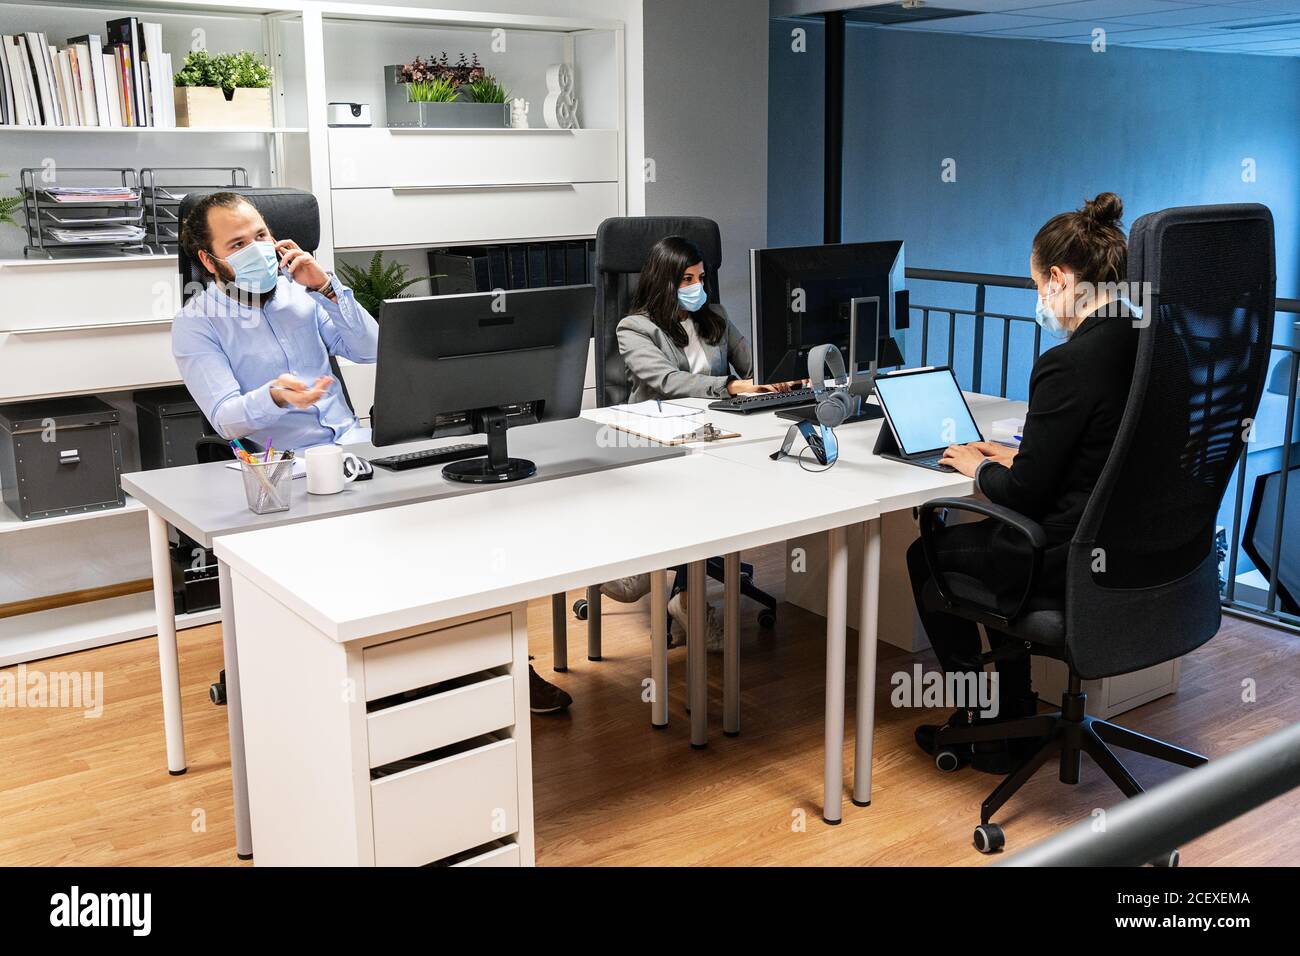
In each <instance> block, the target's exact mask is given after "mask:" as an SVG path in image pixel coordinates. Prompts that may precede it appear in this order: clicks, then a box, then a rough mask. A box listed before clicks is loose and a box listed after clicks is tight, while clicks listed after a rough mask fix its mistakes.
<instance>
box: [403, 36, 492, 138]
mask: <svg viewBox="0 0 1300 956" xmlns="http://www.w3.org/2000/svg"><path fill="white" fill-rule="evenodd" d="M384 90H385V97H384V100H385V103H386V105H387V108H388V125H389V127H391V128H403V127H419V128H424V129H493V128H495V129H500V128H502V127H506V126H509V125H510V109H509V106H508V105H507V101H508V99H509V95H508V94H507V93H506V91H505V89H504V88H503V87H502V86H501V84H500V83H498V82H497V80H496V78H495V77H493V76H492V75H491V74H489V73H488V72H487V70H485V69H484V68H483V65H482V64H481V63H479V61H478V57H477V56H475V57H474V58H473V59H470V58H468V57H466V56H465V54H463V53H462V54H461V55H460V59H459V60H458V61H457V62H455V63H452V62H451V60H450V59H448V57H447V54H446V53H443V54H442V55H441V56H439V57H434V56H430V57H429V58H428V59H425V58H424V57H419V56H417V57H416V58H415V59H414V60H412V61H411V62H410V63H400V64H397V65H394V66H386V67H384Z"/></svg>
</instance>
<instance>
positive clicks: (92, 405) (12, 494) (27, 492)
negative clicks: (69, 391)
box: [0, 396, 126, 521]
mask: <svg viewBox="0 0 1300 956" xmlns="http://www.w3.org/2000/svg"><path fill="white" fill-rule="evenodd" d="M121 475H122V435H121V425H120V423H119V421H118V414H117V409H115V408H113V407H112V406H111V405H108V404H106V403H104V402H101V401H100V400H99V399H97V398H91V397H89V396H87V397H80V398H52V399H46V400H42V401H36V402H17V403H15V404H12V405H0V485H3V488H4V500H5V504H7V505H8V506H9V509H10V510H11V511H13V513H14V514H16V515H17V516H18V517H19V518H21V519H23V520H24V521H31V520H33V519H35V518H53V517H57V516H59V515H71V514H83V513H85V512H88V511H105V510H107V509H109V508H122V507H125V505H126V496H125V495H124V494H123V493H122V483H121V481H120V478H121Z"/></svg>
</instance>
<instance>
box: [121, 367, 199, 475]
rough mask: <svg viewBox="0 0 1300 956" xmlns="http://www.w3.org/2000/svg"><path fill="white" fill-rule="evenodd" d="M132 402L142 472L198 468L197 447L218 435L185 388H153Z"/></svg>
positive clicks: (138, 394)
mask: <svg viewBox="0 0 1300 956" xmlns="http://www.w3.org/2000/svg"><path fill="white" fill-rule="evenodd" d="M133 398H134V399H135V411H136V420H137V422H138V423H139V431H140V469H141V470H142V471H153V470H155V469H157V468H177V467H180V466H181V465H197V464H198V458H197V457H196V455H195V453H194V445H195V443H196V442H197V441H198V440H199V439H200V438H202V437H203V436H205V435H215V434H216V431H215V430H214V429H213V427H212V426H211V425H209V424H208V420H207V419H206V418H204V417H203V412H201V411H199V406H198V404H197V403H196V402H195V401H194V399H193V398H191V397H190V393H189V391H188V390H187V389H186V388H185V386H184V385H177V386H173V387H171V388H151V389H149V390H148V391H141V392H136V393H135V395H134V396H133Z"/></svg>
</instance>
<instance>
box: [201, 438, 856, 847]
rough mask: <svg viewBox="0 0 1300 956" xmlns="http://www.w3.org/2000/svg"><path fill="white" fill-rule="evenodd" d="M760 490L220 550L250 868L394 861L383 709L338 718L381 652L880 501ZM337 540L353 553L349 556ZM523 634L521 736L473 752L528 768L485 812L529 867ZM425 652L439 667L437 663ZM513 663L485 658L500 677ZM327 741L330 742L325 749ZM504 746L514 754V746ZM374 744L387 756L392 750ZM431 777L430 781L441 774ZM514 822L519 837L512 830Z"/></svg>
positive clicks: (701, 459) (518, 672)
mask: <svg viewBox="0 0 1300 956" xmlns="http://www.w3.org/2000/svg"><path fill="white" fill-rule="evenodd" d="M750 472H751V468H750V467H749V466H746V465H738V464H733V463H729V462H727V461H724V460H722V459H719V458H715V457H712V456H708V455H692V456H689V457H685V458H677V459H673V460H670V461H662V462H655V463H652V464H645V465H640V466H638V467H635V468H626V469H619V470H617V471H609V472H604V473H600V474H591V475H583V476H578V477H572V478H564V479H558V480H556V481H552V482H548V483H546V484H545V485H531V486H520V487H514V488H506V489H501V490H499V491H498V492H497V493H495V494H492V495H475V496H469V497H463V498H460V499H458V500H456V501H432V502H426V503H423V504H417V505H411V506H406V507H400V508H395V509H390V510H385V511H378V512H368V513H364V514H355V515H349V516H345V517H339V518H333V519H329V520H326V521H320V522H313V523H309V524H301V525H295V526H290V527H282V528H275V529H269V530H263V531H254V532H249V533H246V534H236V535H231V536H226V537H221V538H218V539H217V541H216V549H217V554H218V556H219V557H220V559H221V560H222V561H223V562H225V563H226V564H228V565H229V567H230V568H231V571H232V578H233V588H234V594H235V600H234V605H235V613H236V619H237V626H236V629H235V633H236V640H237V641H238V645H239V646H238V655H239V660H240V667H241V671H242V678H241V679H242V680H243V683H244V691H245V696H244V713H245V722H246V725H247V727H248V732H247V733H246V735H245V736H246V741H247V744H246V745H247V751H248V768H249V797H250V805H251V810H252V821H253V829H254V831H255V832H259V833H261V832H264V830H271V831H273V832H274V834H275V835H274V836H272V837H269V838H268V839H267V840H265V841H264V840H263V838H261V837H259V838H258V861H259V862H263V863H271V864H274V863H282V862H296V861H299V860H303V859H311V860H314V861H319V860H321V859H323V858H328V859H331V860H334V861H336V862H359V863H368V862H375V861H376V860H378V861H381V862H382V861H384V860H390V859H393V857H392V856H391V855H389V854H388V853H387V852H386V851H385V850H384V847H383V846H380V847H376V845H375V844H374V842H373V840H372V841H371V842H369V843H367V842H366V841H367V839H370V838H367V837H366V836H365V835H366V834H368V833H370V834H374V833H380V832H383V833H387V832H389V827H390V825H392V820H391V819H389V818H388V815H389V814H390V810H388V809H386V803H385V800H380V801H379V802H378V803H376V802H375V793H376V791H377V790H381V789H386V788H388V787H391V786H394V785H392V784H387V783H384V784H380V785H378V786H376V784H374V783H373V782H372V781H371V780H370V779H369V770H370V767H371V758H370V757H369V754H370V750H369V749H368V748H367V719H368V718H367V714H366V709H365V700H366V699H367V698H368V697H370V696H372V695H371V694H370V692H369V691H368V690H367V691H366V692H364V693H357V694H354V695H353V696H352V698H351V699H350V700H347V701H343V702H342V703H340V701H339V696H340V695H339V686H340V685H339V683H338V681H339V680H345V679H347V680H356V681H360V682H361V685H362V686H365V684H366V683H367V682H368V681H369V680H370V677H369V673H370V668H369V665H368V664H367V663H366V654H367V653H371V654H373V653H374V651H373V650H372V649H373V648H374V647H375V646H376V645H382V646H386V647H387V646H392V647H394V648H396V650H394V651H392V652H391V653H392V654H394V655H402V654H404V652H403V651H401V648H402V647H403V646H405V645H404V644H403V642H404V641H406V640H407V639H409V638H410V637H411V636H412V635H421V634H428V633H430V632H438V633H441V632H443V631H448V632H450V633H453V634H458V633H460V632H459V631H456V630H454V629H456V628H461V627H464V626H465V625H466V624H467V623H469V624H473V623H474V622H476V621H498V620H501V619H503V618H504V617H505V615H507V614H509V615H511V619H512V620H514V621H518V615H519V614H520V608H521V607H523V605H524V602H526V601H527V600H529V599H530V598H535V597H540V596H542V595H547V594H554V593H556V592H559V591H564V590H568V589H570V588H574V587H579V586H582V585H584V584H587V583H589V582H590V581H592V580H610V579H612V578H616V577H622V576H625V575H629V574H635V573H641V572H646V571H655V570H657V569H661V568H665V567H669V566H672V565H677V564H683V563H686V564H691V565H692V566H693V571H696V572H697V573H698V571H702V564H701V562H703V561H704V560H705V559H707V558H708V557H710V556H712V555H716V554H720V553H721V554H728V555H731V554H733V553H736V552H739V551H740V550H742V549H744V548H752V547H758V546H762V545H766V544H771V543H773V542H776V541H783V540H785V539H787V538H789V537H793V536H797V535H803V534H816V533H821V532H830V533H831V534H832V535H833V536H836V537H838V539H839V541H840V542H842V541H843V540H844V534H845V531H844V529H845V528H846V527H849V526H861V525H862V524H863V523H869V522H870V521H871V519H873V518H875V517H876V514H877V510H876V507H875V505H874V503H873V502H872V501H871V499H870V498H869V496H868V495H866V494H863V493H862V492H861V489H854V490H853V491H852V492H851V493H832V494H819V495H815V496H809V495H807V494H804V493H803V491H804V490H805V485H804V483H803V482H801V481H797V480H787V479H786V477H785V476H783V475H781V474H779V473H776V472H774V473H773V474H772V475H770V476H764V480H762V481H753V480H750V479H751V478H752V477H753V476H752V475H751V474H750ZM724 486H725V487H727V488H729V489H730V490H731V493H730V494H729V495H728V497H727V502H726V505H725V506H724V507H719V508H716V509H711V510H709V511H706V512H702V513H700V514H699V515H697V516H696V517H695V520H693V521H692V522H690V524H689V525H687V526H684V525H681V524H680V523H670V522H643V523H638V524H637V528H636V533H635V534H630V533H629V532H628V525H627V524H626V523H625V522H623V521H618V520H608V521H592V520H590V518H591V516H592V515H608V516H611V519H612V518H613V517H614V516H616V515H620V514H624V515H625V514H630V513H640V514H656V513H668V512H669V511H670V510H671V509H673V508H675V507H677V506H678V505H679V503H680V501H681V500H682V495H683V494H684V491H685V489H690V488H699V487H724ZM340 541H345V542H347V543H348V545H347V547H345V548H340V547H339V546H338V542H340ZM841 550H843V549H842V547H841ZM325 553H329V554H332V555H335V557H333V558H332V559H331V560H329V561H322V562H302V561H300V560H298V558H297V557H296V556H297V555H301V554H325ZM697 569H698V571H697ZM847 575H848V567H847V561H844V562H840V563H839V564H837V565H836V566H835V567H834V568H833V569H832V573H831V574H830V576H829V581H828V602H829V604H830V606H831V607H833V608H836V607H837V608H839V609H840V611H839V613H838V614H836V613H832V614H830V615H829V616H828V619H827V661H826V669H827V700H826V715H827V721H826V745H827V749H826V774H825V795H824V808H825V809H824V813H825V816H826V818H827V819H828V820H829V821H830V822H838V820H839V818H840V803H841V802H842V793H841V790H842V779H843V756H842V755H843V722H844V690H843V689H844V680H845V653H844V650H845V641H846V631H845V620H844V614H843V610H842V609H843V606H844V595H845V592H846V590H847V584H848V582H847ZM700 607H701V608H702V605H700ZM277 609H279V610H277ZM701 616H702V615H701ZM733 617H734V616H733ZM692 623H693V626H692V628H691V638H690V639H691V642H692V652H693V660H692V664H693V666H695V667H697V668H698V669H697V671H696V674H697V675H698V676H697V679H696V680H695V681H694V686H693V692H694V694H695V695H696V700H697V701H698V700H699V698H700V696H702V695H703V693H704V684H705V681H704V680H703V675H702V673H701V671H702V669H703V663H704V654H703V646H702V641H703V635H702V628H699V627H695V626H694V623H695V622H692ZM700 623H701V624H702V621H701V622H700ZM484 626H485V627H486V625H484ZM493 627H496V626H495V625H493ZM489 630H491V628H489ZM499 630H500V629H499V628H497V629H496V630H492V634H494V635H497V636H496V637H493V638H492V639H493V640H498V641H499V640H500V638H499V635H498V631H499ZM512 633H513V635H514V637H513V640H514V641H515V644H514V648H515V649H514V651H513V652H512V660H513V661H514V665H513V667H512V669H511V670H510V671H509V674H510V677H511V680H512V681H514V683H515V686H514V700H515V701H516V705H515V708H514V713H513V715H511V716H510V717H509V720H510V723H509V726H508V727H507V726H505V725H499V726H497V727H496V728H495V731H496V732H500V733H506V732H508V733H509V737H508V738H502V739H501V740H497V741H495V742H493V743H490V744H487V745H486V748H489V749H484V748H476V749H475V750H474V751H473V753H474V754H475V757H474V759H476V760H479V759H482V760H484V761H488V760H493V761H496V764H495V765H494V768H495V769H494V773H504V769H503V768H504V767H505V766H506V765H507V764H508V763H509V762H510V761H509V760H508V759H507V757H506V756H505V755H504V749H509V750H510V751H511V753H513V754H514V755H515V757H516V758H518V759H516V760H515V761H514V767H515V770H514V773H515V774H516V775H519V776H517V779H516V783H515V785H514V786H513V787H505V786H504V785H499V784H500V782H499V780H498V779H497V778H496V777H493V776H492V775H491V774H488V777H489V778H491V779H493V780H494V781H497V782H495V783H494V784H493V787H492V788H490V790H489V791H485V792H484V793H483V794H482V795H481V796H482V797H483V798H484V799H487V800H492V799H497V798H499V797H500V795H501V794H502V793H504V792H506V791H507V790H508V791H509V792H510V793H513V794H514V798H515V799H516V800H517V804H516V810H517V820H518V823H517V830H515V831H512V832H515V833H517V839H518V843H519V846H520V849H519V851H518V852H519V858H520V860H521V861H522V862H528V861H529V860H531V858H532V845H531V823H530V821H531V813H532V808H531V782H530V781H526V780H525V779H524V777H523V776H522V775H523V774H524V773H525V771H526V770H527V769H528V767H530V766H531V763H530V761H526V760H524V759H522V757H521V756H520V755H522V754H524V753H525V752H526V751H527V749H528V748H527V747H526V746H525V745H526V744H527V741H528V734H527V710H526V707H527V691H526V687H521V686H520V685H521V684H522V682H523V681H524V680H525V675H526V664H527V660H526V646H525V649H524V657H523V658H522V659H521V658H520V657H519V650H518V641H519V633H518V624H515V625H514V627H513V630H512ZM487 639H488V638H485V640H487ZM453 643H454V642H453ZM411 646H413V647H414V646H415V645H411ZM286 648H292V651H291V652H290V651H288V650H286ZM418 651H419V653H420V654H425V653H429V648H428V647H427V646H422V647H421V648H418ZM386 653H387V652H386ZM501 653H504V652H503V651H499V652H498V654H497V657H495V658H489V660H498V661H500V659H501ZM417 656H418V655H417ZM475 660H479V661H480V662H481V658H475ZM414 669H415V670H418V669H419V668H418V667H415V668H414ZM444 673H445V671H444ZM304 675H306V676H305V677H304ZM449 676H457V675H454V674H450V675H449ZM497 676H504V675H497ZM312 678H316V679H312ZM408 689H409V688H408ZM322 714H332V715H334V716H333V717H332V718H331V719H330V720H329V721H328V722H327V721H325V720H323V719H322V720H317V719H314V717H313V715H322ZM302 715H307V716H306V718H303V716H302ZM705 719H706V714H705V708H704V707H703V706H693V707H692V721H693V723H694V722H696V721H700V722H703V721H704V720H705ZM304 720H305V722H303V721H304ZM498 723H499V721H498ZM303 734H306V735H307V736H311V737H313V738H316V739H314V740H313V742H312V743H311V745H310V748H309V749H310V753H311V755H312V756H313V759H315V760H319V761H321V762H323V763H322V767H321V768H316V769H315V770H314V771H313V772H297V773H286V772H284V771H283V770H281V769H278V768H286V767H288V768H295V767H298V768H301V764H302V759H303V758H302V755H301V751H302V750H303V749H304V741H303V740H302V739H301V736H302V735H303ZM329 734H334V735H335V736H334V737H331V738H330V739H329V740H324V739H319V738H321V736H322V735H329ZM507 739H508V740H510V741H513V743H511V744H506V743H505V740H507ZM371 740H372V742H373V738H371ZM381 743H382V744H383V745H384V746H387V743H388V741H382V742H381ZM410 752H411V751H409V750H408V751H407V753H408V754H409V753H410ZM459 756H460V755H456V757H459ZM450 759H452V760H453V761H454V760H455V759H456V758H455V757H453V758H450ZM466 759H468V758H466ZM438 763H439V766H438V767H437V768H436V769H433V770H429V771H427V772H428V773H432V774H437V773H442V772H444V770H445V768H444V766H443V765H441V762H440V761H439V762H438ZM326 765H327V766H326ZM431 766H432V765H431ZM425 772H426V771H424V770H422V769H417V770H414V771H407V773H408V774H412V776H411V777H405V776H402V775H399V777H402V780H403V781H405V780H411V779H414V778H417V777H419V776H421V774H423V773H425ZM324 779H328V780H330V781H332V784H331V786H333V787H334V788H335V789H334V790H332V791H331V792H330V793H329V794H324V793H322V792H321V791H320V781H321V780H324ZM398 785H399V786H407V785H408V784H406V783H403V782H399V784H398ZM410 786H415V784H410ZM385 799H386V798H385ZM448 812H449V813H450V814H451V815H452V816H456V814H460V813H463V812H468V811H466V810H465V809H464V808H461V807H456V808H451V809H449V810H448ZM485 812H486V811H485ZM340 814H342V815H343V817H345V818H346V819H344V818H343V817H340ZM380 816H383V817H385V819H383V820H380V819H379V817H380ZM505 816H506V818H509V819H515V817H511V815H510V813H508V812H507V813H506V814H505ZM457 818H459V817H457ZM340 821H341V822H340ZM525 821H529V822H525ZM407 824H409V825H411V826H415V827H417V828H420V827H423V828H425V829H427V828H430V827H434V828H436V826H437V822H436V815H435V816H433V817H428V818H425V819H424V821H423V822H422V823H421V821H419V820H416V819H414V818H409V817H404V818H403V821H402V825H407ZM358 834H360V836H358ZM478 835H481V833H479V834H478ZM475 838H477V837H475ZM374 839H378V837H375V838H374ZM332 841H342V842H338V843H334V842H332ZM413 845H419V846H437V847H438V848H439V850H440V851H441V850H446V849H447V847H448V844H447V843H446V842H445V841H442V840H441V838H440V837H439V836H438V835H437V834H429V833H426V834H424V836H422V837H418V838H416V839H414V841H413ZM459 849H462V850H463V849H469V846H462V847H459ZM424 862H429V861H428V860H425V861H424Z"/></svg>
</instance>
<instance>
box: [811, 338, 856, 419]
mask: <svg viewBox="0 0 1300 956" xmlns="http://www.w3.org/2000/svg"><path fill="white" fill-rule="evenodd" d="M828 372H829V373H830V374H829V376H828V375H827V373H828ZM828 377H829V378H831V379H833V380H834V383H835V384H834V385H832V386H831V387H830V388H827V387H826V379H827V378H828ZM808 381H809V382H811V383H812V390H813V399H814V401H816V403H817V421H818V422H820V423H821V424H822V425H823V426H825V427H826V428H838V427H839V426H840V425H843V424H844V423H845V422H846V421H847V420H848V419H849V418H851V417H852V416H853V415H854V414H855V413H856V412H857V410H858V407H857V406H858V399H857V397H856V396H855V395H853V394H852V393H850V392H849V389H848V386H849V376H848V372H846V371H845V369H844V356H843V355H842V354H841V353H840V350H839V349H838V348H836V347H835V346H834V345H819V346H817V347H816V348H815V349H813V350H812V351H811V352H809V353H808ZM841 383H843V384H841Z"/></svg>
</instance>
